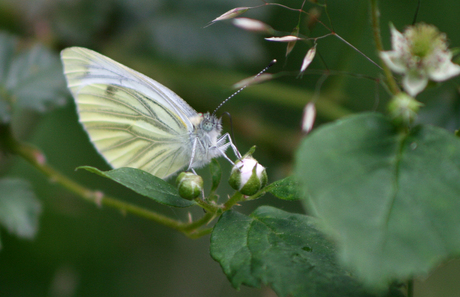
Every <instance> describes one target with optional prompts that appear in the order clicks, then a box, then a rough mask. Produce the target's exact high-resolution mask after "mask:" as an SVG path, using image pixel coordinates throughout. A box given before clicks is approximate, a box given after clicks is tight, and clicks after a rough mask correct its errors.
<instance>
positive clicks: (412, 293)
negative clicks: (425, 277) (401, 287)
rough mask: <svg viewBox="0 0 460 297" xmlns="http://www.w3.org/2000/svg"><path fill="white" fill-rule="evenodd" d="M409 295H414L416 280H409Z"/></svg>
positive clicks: (412, 296) (408, 296) (411, 296)
mask: <svg viewBox="0 0 460 297" xmlns="http://www.w3.org/2000/svg"><path fill="white" fill-rule="evenodd" d="M407 297H414V280H413V279H410V280H409V281H407Z"/></svg>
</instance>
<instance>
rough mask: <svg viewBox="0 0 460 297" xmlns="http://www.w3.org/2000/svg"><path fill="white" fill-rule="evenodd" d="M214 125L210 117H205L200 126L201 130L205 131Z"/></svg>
mask: <svg viewBox="0 0 460 297" xmlns="http://www.w3.org/2000/svg"><path fill="white" fill-rule="evenodd" d="M215 125H216V124H215V123H214V121H213V119H212V118H210V117H205V118H204V120H203V123H202V125H201V127H203V130H205V131H211V130H212V129H213V128H214V127H215Z"/></svg>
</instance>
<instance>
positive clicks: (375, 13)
mask: <svg viewBox="0 0 460 297" xmlns="http://www.w3.org/2000/svg"><path fill="white" fill-rule="evenodd" d="M370 1H371V20H372V30H373V33H374V41H375V47H376V49H377V52H378V53H380V52H383V44H382V37H381V36H380V22H379V16H380V12H379V8H378V5H377V0H370ZM379 56H380V55H379ZM380 61H381V63H380V64H381V65H382V69H383V73H384V74H385V77H386V79H387V82H388V87H389V89H390V91H391V93H392V94H393V95H396V94H398V93H399V92H400V90H399V87H398V84H397V83H396V81H395V79H394V77H393V75H392V73H391V70H390V68H388V66H387V65H386V64H385V63H384V62H383V60H382V59H381V58H380Z"/></svg>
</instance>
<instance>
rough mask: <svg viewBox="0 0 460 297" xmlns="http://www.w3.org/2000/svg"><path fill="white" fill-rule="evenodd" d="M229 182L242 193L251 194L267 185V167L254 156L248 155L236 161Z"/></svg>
mask: <svg viewBox="0 0 460 297" xmlns="http://www.w3.org/2000/svg"><path fill="white" fill-rule="evenodd" d="M228 182H229V184H230V186H231V187H232V188H233V189H235V190H237V191H239V192H240V193H241V194H243V195H246V196H251V195H254V194H256V193H257V192H258V191H259V190H260V189H262V188H263V187H265V185H266V184H267V182H268V177H267V172H266V170H265V167H263V166H262V165H260V164H259V163H258V162H257V161H256V159H254V158H253V157H251V156H247V157H244V158H243V159H242V160H240V161H238V162H237V163H235V165H234V166H233V169H232V173H231V175H230V179H229V180H228Z"/></svg>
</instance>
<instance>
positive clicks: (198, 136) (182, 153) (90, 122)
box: [61, 47, 241, 178]
mask: <svg viewBox="0 0 460 297" xmlns="http://www.w3.org/2000/svg"><path fill="white" fill-rule="evenodd" d="M61 59H62V62H63V64H64V74H65V76H66V79H67V85H68V87H69V89H70V91H71V92H72V95H73V97H74V98H75V102H76V104H77V109H78V115H79V117H80V122H81V123H82V124H83V127H84V128H85V130H86V132H88V135H89V137H90V139H91V141H92V142H93V144H94V146H95V147H96V149H97V150H98V151H99V153H100V154H101V155H102V156H103V157H104V158H105V159H106V160H107V162H108V163H109V164H111V165H112V166H113V167H114V168H119V167H133V168H139V169H142V170H144V171H147V172H150V173H151V174H153V175H155V176H157V177H160V178H167V177H168V176H170V175H172V174H174V173H175V172H177V171H178V170H180V169H182V168H184V167H186V166H188V169H192V170H193V168H199V167H202V166H204V165H206V164H208V163H209V162H210V161H211V159H212V158H215V157H219V156H224V157H225V158H226V159H227V160H229V161H230V162H231V163H232V164H233V162H232V161H231V160H230V159H229V158H228V157H227V156H226V155H225V151H226V150H227V148H228V147H232V149H233V151H234V153H235V155H236V156H237V157H240V156H241V155H240V153H239V152H238V150H237V148H236V147H235V145H234V144H233V143H232V140H231V138H230V135H229V134H228V133H226V134H224V135H222V136H221V131H222V125H221V119H219V118H217V117H216V116H215V115H214V114H209V113H206V114H201V113H197V112H196V111H195V110H194V109H193V108H191V107H190V106H189V105H188V104H187V103H186V102H185V101H184V100H183V99H181V98H180V97H179V96H178V95H176V94H175V93H174V92H173V91H171V90H170V89H168V88H167V87H165V86H163V85H162V84H160V83H158V82H156V81H154V80H153V79H151V78H148V77H147V76H145V75H143V74H141V73H139V72H136V71H134V70H132V69H130V68H128V67H126V66H124V65H122V64H120V63H118V62H115V61H114V60H112V59H110V58H107V57H105V56H103V55H101V54H99V53H96V52H94V51H92V50H89V49H86V48H81V47H70V48H67V49H64V50H63V51H62V52H61Z"/></svg>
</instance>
